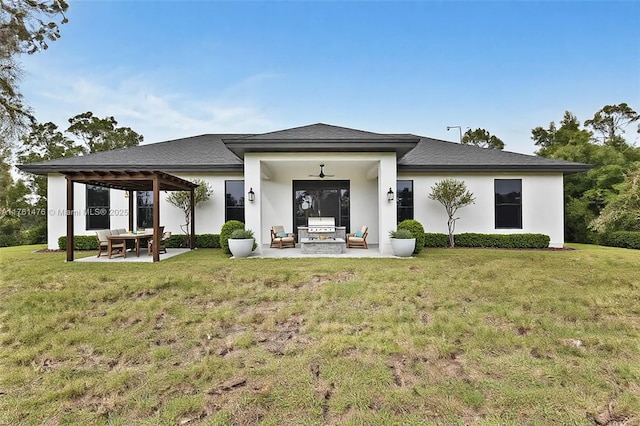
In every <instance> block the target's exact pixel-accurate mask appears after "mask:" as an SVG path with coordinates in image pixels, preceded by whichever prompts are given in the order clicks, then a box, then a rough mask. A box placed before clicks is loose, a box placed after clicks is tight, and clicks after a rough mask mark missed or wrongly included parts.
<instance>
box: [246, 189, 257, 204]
mask: <svg viewBox="0 0 640 426" xmlns="http://www.w3.org/2000/svg"><path fill="white" fill-rule="evenodd" d="M248 195H249V201H251V202H252V203H253V202H254V201H255V199H256V193H255V192H253V188H249V194H248Z"/></svg>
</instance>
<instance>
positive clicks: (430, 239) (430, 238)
mask: <svg viewBox="0 0 640 426" xmlns="http://www.w3.org/2000/svg"><path fill="white" fill-rule="evenodd" d="M424 246H425V247H449V236H448V235H447V234H435V233H426V234H424Z"/></svg>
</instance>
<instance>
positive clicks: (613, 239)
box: [598, 231, 640, 250]
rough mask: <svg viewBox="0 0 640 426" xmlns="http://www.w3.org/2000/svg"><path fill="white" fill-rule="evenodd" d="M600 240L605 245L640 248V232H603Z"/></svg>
mask: <svg viewBox="0 0 640 426" xmlns="http://www.w3.org/2000/svg"><path fill="white" fill-rule="evenodd" d="M598 242H599V243H600V244H601V245H603V246H609V247H622V248H630V249H636V250H640V232H638V231H614V232H606V233H604V234H601V235H600V236H599V238H598Z"/></svg>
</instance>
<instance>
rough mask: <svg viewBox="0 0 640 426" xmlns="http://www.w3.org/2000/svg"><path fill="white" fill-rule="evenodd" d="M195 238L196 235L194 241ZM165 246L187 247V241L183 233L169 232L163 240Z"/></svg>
mask: <svg viewBox="0 0 640 426" xmlns="http://www.w3.org/2000/svg"><path fill="white" fill-rule="evenodd" d="M197 238H198V236H197V235H196V241H197ZM165 246H167V247H168V248H181V247H189V241H188V239H187V236H186V235H185V234H171V236H170V237H169V238H167V240H166V241H165ZM196 247H197V245H196Z"/></svg>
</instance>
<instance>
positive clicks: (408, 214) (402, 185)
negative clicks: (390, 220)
mask: <svg viewBox="0 0 640 426" xmlns="http://www.w3.org/2000/svg"><path fill="white" fill-rule="evenodd" d="M396 194H397V198H398V202H397V203H396V205H397V206H398V223H400V222H402V221H403V220H405V219H413V181H412V180H399V181H398V183H397V186H396Z"/></svg>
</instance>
